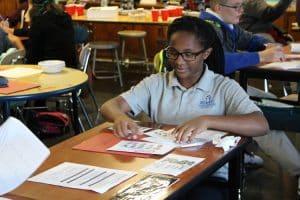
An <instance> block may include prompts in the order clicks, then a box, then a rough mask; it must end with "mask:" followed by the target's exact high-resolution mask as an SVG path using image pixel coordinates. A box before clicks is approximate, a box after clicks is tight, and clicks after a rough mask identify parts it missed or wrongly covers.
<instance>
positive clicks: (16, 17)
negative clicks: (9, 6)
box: [7, 0, 28, 28]
mask: <svg viewBox="0 0 300 200" xmlns="http://www.w3.org/2000/svg"><path fill="white" fill-rule="evenodd" d="M27 11H28V0H19V6H18V8H17V10H16V11H15V12H14V13H13V14H12V15H10V16H7V19H8V22H9V27H11V28H12V27H16V26H17V25H19V24H20V23H21V21H22V17H24V16H25V13H26V12H27ZM22 13H23V15H22Z"/></svg>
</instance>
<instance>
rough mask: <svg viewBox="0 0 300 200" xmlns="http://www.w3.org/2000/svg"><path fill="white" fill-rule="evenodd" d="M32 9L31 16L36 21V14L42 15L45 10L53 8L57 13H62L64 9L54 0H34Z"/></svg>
mask: <svg viewBox="0 0 300 200" xmlns="http://www.w3.org/2000/svg"><path fill="white" fill-rule="evenodd" d="M32 5H33V6H32V9H31V10H30V13H29V14H30V18H31V20H32V21H34V18H35V17H36V16H39V15H42V14H43V13H44V12H46V11H49V10H51V11H52V12H54V13H55V14H56V15H62V14H63V13H64V11H63V10H62V9H61V7H60V6H59V5H57V4H56V3H55V2H54V0H32Z"/></svg>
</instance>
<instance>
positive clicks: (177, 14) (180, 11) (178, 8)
mask: <svg viewBox="0 0 300 200" xmlns="http://www.w3.org/2000/svg"><path fill="white" fill-rule="evenodd" d="M182 11H183V7H181V6H178V7H176V16H178V17H180V16H182Z"/></svg>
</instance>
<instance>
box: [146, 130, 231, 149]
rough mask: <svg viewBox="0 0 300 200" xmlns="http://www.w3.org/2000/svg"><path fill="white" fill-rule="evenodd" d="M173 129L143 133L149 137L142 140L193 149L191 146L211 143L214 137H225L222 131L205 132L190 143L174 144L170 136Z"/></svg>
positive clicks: (174, 140)
mask: <svg viewBox="0 0 300 200" xmlns="http://www.w3.org/2000/svg"><path fill="white" fill-rule="evenodd" d="M173 130H174V129H170V130H167V131H166V130H162V129H155V130H152V131H148V132H145V133H144V134H145V135H148V136H150V137H146V138H144V139H143V140H145V141H148V142H154V143H158V144H168V145H175V146H176V147H193V146H200V145H203V144H205V143H207V142H210V141H212V140H213V139H214V138H216V137H222V136H224V135H226V134H227V133H226V132H223V131H215V130H206V131H203V132H201V133H200V134H197V135H196V136H195V138H194V139H193V140H192V141H191V142H190V143H180V144H179V143H176V138H175V135H173V134H171V133H172V131H173Z"/></svg>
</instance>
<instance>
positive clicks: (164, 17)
mask: <svg viewBox="0 0 300 200" xmlns="http://www.w3.org/2000/svg"><path fill="white" fill-rule="evenodd" d="M160 13H161V19H162V21H164V22H165V21H168V17H169V11H168V10H167V9H163V10H161V11H160Z"/></svg>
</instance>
